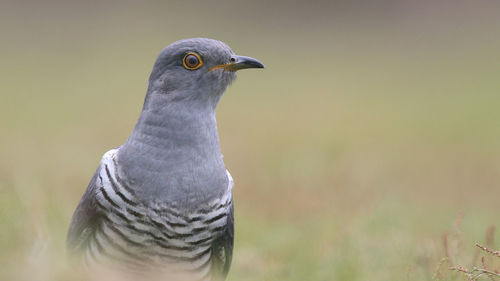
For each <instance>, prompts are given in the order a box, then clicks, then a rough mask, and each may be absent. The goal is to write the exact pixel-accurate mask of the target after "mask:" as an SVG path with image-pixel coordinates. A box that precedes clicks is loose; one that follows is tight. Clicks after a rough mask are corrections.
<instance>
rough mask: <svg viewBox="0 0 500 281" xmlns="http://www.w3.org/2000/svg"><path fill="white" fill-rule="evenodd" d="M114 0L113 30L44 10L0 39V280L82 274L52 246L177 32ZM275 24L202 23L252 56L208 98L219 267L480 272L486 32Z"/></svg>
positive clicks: (487, 149) (493, 210) (491, 111)
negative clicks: (224, 188) (213, 116)
mask: <svg viewBox="0 0 500 281" xmlns="http://www.w3.org/2000/svg"><path fill="white" fill-rule="evenodd" d="M120 11H121V12H120V13H118V14H115V15H114V16H115V17H117V18H116V19H118V20H121V21H118V22H120V23H123V24H125V27H130V29H126V28H125V29H122V28H121V27H117V26H115V25H112V24H111V23H110V22H113V21H110V20H109V19H106V18H100V17H98V18H97V19H96V21H95V22H94V23H93V24H95V25H96V26H99V27H101V26H102V28H103V29H102V30H99V31H96V30H94V31H92V29H91V30H90V31H89V30H88V29H87V28H88V26H87V25H85V24H82V23H81V22H80V23H79V21H82V22H83V23H88V22H86V21H85V20H84V19H79V21H75V22H73V21H68V24H70V25H71V27H72V28H71V30H70V29H64V27H61V23H65V22H66V21H67V19H60V18H56V19H55V20H54V22H53V23H52V25H51V24H50V22H49V23H48V24H47V26H49V27H53V28H54V29H50V28H48V29H47V30H49V31H47V33H46V34H45V37H44V38H41V39H39V41H37V42H36V44H32V43H30V40H31V37H29V36H28V35H30V34H31V33H30V32H34V31H37V30H38V29H36V28H35V29H34V31H28V30H23V31H22V32H20V35H19V36H18V37H12V40H15V41H13V42H15V43H16V44H15V45H14V44H7V45H4V46H3V48H4V53H5V54H8V55H6V56H5V58H2V60H3V65H4V67H6V69H8V70H9V71H8V73H7V75H3V76H2V77H1V78H0V79H1V80H0V82H1V83H0V84H1V86H0V87H1V95H2V96H1V97H2V100H3V102H2V103H1V104H0V130H1V132H2V135H1V138H0V159H1V161H0V194H1V195H0V226H1V229H2V231H0V250H1V251H0V264H2V269H1V270H0V280H86V279H87V276H86V275H85V274H83V273H81V272H79V271H78V270H77V269H75V268H74V267H73V266H74V265H72V264H71V262H70V261H67V259H66V256H65V250H64V241H65V233H66V230H67V227H68V224H69V221H70V218H71V215H72V212H73V210H74V208H75V207H76V204H77V202H78V200H79V198H80V196H81V195H82V194H83V191H84V188H85V187H86V185H87V183H88V181H89V179H90V177H91V175H92V173H93V172H94V170H95V168H96V167H97V164H98V162H99V159H100V157H101V156H102V154H103V153H104V152H105V151H107V150H108V149H110V148H113V147H115V146H117V145H119V144H121V143H122V142H123V141H124V140H125V138H126V137H127V136H128V134H129V132H130V130H131V129H132V127H133V125H134V124H135V121H136V118H137V116H138V113H139V110H140V108H141V105H142V101H143V95H144V93H145V87H146V79H147V75H148V73H149V71H150V67H151V65H152V63H153V60H154V58H155V56H156V53H157V52H158V51H159V49H161V47H163V45H165V44H166V43H168V42H171V41H173V40H175V39H178V38H179V36H180V34H176V33H175V32H174V31H171V32H170V33H168V34H166V35H165V36H164V37H162V38H158V36H157V35H158V34H163V33H161V32H163V29H162V25H161V24H160V23H161V19H160V18H152V19H151V18H149V17H146V14H147V13H146V14H142V13H141V14H140V15H141V17H142V18H143V19H144V20H146V19H147V20H149V21H151V22H149V21H145V22H142V23H140V24H137V25H135V24H134V25H132V24H131V23H130V22H128V21H127V20H126V19H127V17H126V14H124V12H123V11H125V10H120ZM141 11H143V10H141ZM10 20H11V21H12V22H16V21H15V20H14V19H10ZM170 20H172V19H169V21H170ZM108 23H109V25H107V24H108ZM152 23H157V24H152ZM291 24H292V27H296V28H297V29H295V30H292V29H287V30H285V31H284V32H283V33H280V35H281V36H280V38H276V36H274V35H273V33H272V32H271V31H272V30H271V31H268V32H267V33H266V32H264V34H262V36H260V37H259V38H261V39H260V40H261V41H259V43H258V44H257V43H256V42H251V41H249V40H248V37H247V36H243V35H242V34H240V33H238V32H236V31H232V30H229V29H228V30H226V31H223V32H222V31H221V32H220V33H211V32H210V31H209V29H208V28H207V29H206V30H205V31H202V34H203V35H206V36H211V37H217V38H220V39H223V40H226V41H228V42H229V43H230V44H231V45H232V46H233V48H234V49H235V50H236V51H237V52H241V53H242V54H244V55H250V56H254V57H256V58H259V59H260V60H262V61H263V62H264V63H265V64H266V67H267V68H266V69H265V70H263V71H247V72H241V73H240V74H239V79H238V81H236V82H235V84H234V85H232V86H231V87H230V89H229V90H228V92H227V94H226V95H225V96H224V98H223V99H222V101H221V103H220V105H219V108H218V112H217V117H218V121H219V129H220V137H221V144H222V150H223V153H224V155H225V162H226V165H227V167H228V168H229V170H230V171H231V173H232V175H233V177H234V178H235V182H236V186H235V189H234V194H235V201H236V241H235V252H234V260H233V265H232V268H231V271H230V274H229V280H353V281H355V280H363V281H364V280H371V281H377V280H443V281H444V280H446V281H448V280H467V278H469V279H470V275H469V277H468V276H467V275H466V274H463V273H466V272H464V271H467V272H468V273H470V272H471V270H473V268H474V266H476V267H477V268H480V267H481V268H483V269H484V266H483V265H482V264H481V259H480V258H477V259H476V260H475V262H473V261H474V257H475V256H476V255H478V256H481V255H484V256H485V259H486V260H485V262H486V263H485V265H486V266H487V268H489V269H491V270H494V268H498V263H496V264H495V263H494V262H495V259H494V258H495V256H492V255H490V254H488V253H487V252H484V251H481V250H480V251H481V253H480V254H476V253H475V251H476V247H474V245H475V243H480V244H481V245H485V246H486V247H488V249H498V248H499V246H498V242H497V244H495V241H498V232H495V231H493V232H492V231H491V230H490V231H488V229H489V227H490V226H492V225H494V226H497V227H498V213H499V211H500V207H499V205H498V198H500V188H499V187H500V177H499V174H500V147H499V146H498V139H499V138H500V126H499V120H500V111H499V110H498V104H500V95H498V92H499V90H500V83H499V82H498V74H499V73H500V60H499V56H498V52H497V50H498V47H500V42H497V41H495V40H493V39H490V37H487V35H485V34H484V33H481V32H478V33H472V32H471V33H466V34H465V35H467V37H461V36H453V32H460V31H458V30H454V29H453V28H451V27H449V26H444V25H439V26H440V27H442V28H443V30H444V31H439V30H437V31H436V30H432V31H429V30H426V31H425V32H424V31H422V33H421V34H420V35H421V36H422V37H421V38H413V37H412V36H411V35H412V34H414V33H408V34H407V33H405V32H398V31H397V30H393V29H391V28H388V27H387V26H377V25H375V26H369V25H368V24H365V25H362V26H359V27H354V29H353V27H352V26H351V27H346V28H351V29H346V30H343V29H342V28H339V27H332V25H329V24H331V23H327V24H326V25H325V26H318V27H317V28H316V29H315V32H308V29H307V28H305V27H302V28H303V29H300V28H298V26H299V24H298V23H294V22H292V23H291ZM30 26H31V25H30ZM33 26H34V25H33ZM149 26H154V27H153V29H152V30H151V33H150V34H147V33H144V32H143V30H145V29H146V27H149ZM195 27H196V26H195V25H194V24H191V25H190V24H187V25H186V26H185V32H186V34H191V33H194V34H197V33H196V32H200V31H197V30H196V29H195ZM237 27H241V28H242V30H246V31H249V32H250V34H252V33H251V32H252V30H253V29H255V28H251V27H249V26H245V24H244V23H241V24H239V25H236V26H235V28H237ZM38 28H39V29H40V30H41V29H44V30H45V28H46V26H45V25H44V26H42V27H38ZM73 28H74V29H73ZM402 28H406V27H402ZM476 28H477V30H482V29H481V28H484V26H479V27H476ZM488 28H491V26H488ZM124 30H127V32H125V31H124ZM70 31H71V32H70ZM446 31H450V32H451V33H447V37H446V38H445V39H442V38H441V37H440V35H442V34H441V33H439V32H445V33H446ZM178 32H179V33H181V32H180V31H178ZM426 32H427V33H426ZM467 32H469V31H467ZM12 34H14V33H12ZM182 34H184V32H182ZM324 34H330V35H332V36H331V38H330V37H328V38H325V37H324V36H323V35H324ZM422 34H423V35H422ZM450 34H451V35H450ZM23 35H24V37H23ZM254 35H255V36H256V34H254ZM455 35H456V34H455ZM459 35H460V33H459ZM482 36H483V37H482ZM297 37H299V38H301V40H298V41H300V42H297ZM332 38H335V40H333V39H332ZM436 38H438V39H439V38H441V39H442V40H436ZM86 42H92V44H91V45H88V44H87V43H86ZM138 42H144V43H138ZM306 42H307V43H306ZM470 42H475V43H474V44H472V43H470ZM284 46H286V47H284ZM325 50H327V51H325ZM457 217H458V218H461V219H460V223H457V222H456V221H457ZM488 235H489V236H488ZM444 237H446V239H445V238H444ZM487 237H490V238H487ZM491 237H493V238H491ZM495 238H496V239H495ZM444 241H447V243H445V242H444ZM477 249H479V248H477ZM443 258H446V260H445V261H443ZM490 258H491V260H489V259H490ZM452 261H453V262H452ZM452 266H461V267H463V269H464V270H459V272H456V271H451V270H448V268H449V267H452ZM495 266H496V267H495ZM457 269H458V267H457ZM478 273H480V272H478ZM485 277H486V278H485ZM488 278H489V277H488V276H483V277H482V280H487V279H488ZM491 278H493V276H492V277H491ZM480 280H481V279H480Z"/></svg>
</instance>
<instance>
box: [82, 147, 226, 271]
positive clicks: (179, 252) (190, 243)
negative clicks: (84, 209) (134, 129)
mask: <svg viewBox="0 0 500 281" xmlns="http://www.w3.org/2000/svg"><path fill="white" fill-rule="evenodd" d="M115 151H116V150H112V151H109V152H108V153H106V154H105V155H104V157H103V160H102V161H101V168H100V171H99V174H98V179H97V181H98V184H97V186H98V188H97V190H96V193H97V194H96V198H97V208H98V209H99V212H98V214H99V216H101V219H100V220H99V224H98V226H97V227H96V229H95V231H94V233H93V234H92V235H91V237H90V238H89V241H88V246H87V250H86V253H85V258H86V261H87V262H88V263H89V264H95V263H97V264H102V263H104V262H106V261H109V260H112V261H118V262H119V263H120V264H122V265H125V266H126V267H127V269H129V270H134V271H139V272H141V271H149V270H151V271H162V272H164V274H165V277H166V278H167V280H171V279H173V278H168V276H171V277H172V276H176V275H177V274H179V275H183V276H184V275H187V276H190V277H189V278H190V279H192V280H211V274H210V273H211V266H212V258H211V257H212V254H214V253H212V245H213V242H214V239H216V238H217V237H218V236H220V235H221V232H222V231H223V230H224V228H225V227H226V224H227V219H228V215H229V212H230V208H231V205H232V193H231V188H232V179H231V176H230V174H229V173H228V177H229V179H230V184H229V186H228V190H227V192H226V193H225V194H224V196H223V197H221V198H217V199H215V200H213V201H212V202H210V204H208V205H207V206H205V207H204V208H199V209H197V210H195V211H193V212H190V213H188V214H186V213H181V212H180V211H179V210H176V209H175V208H173V207H172V206H167V205H160V204H157V203H152V204H148V205H145V204H143V203H139V202H138V200H136V198H135V197H134V193H133V191H132V190H131V189H130V188H129V187H128V186H127V185H126V184H125V183H124V182H123V181H122V180H121V179H120V178H119V177H118V176H117V174H118V173H117V170H116V165H115V164H116V162H115V159H114V156H115ZM215 254H219V253H215Z"/></svg>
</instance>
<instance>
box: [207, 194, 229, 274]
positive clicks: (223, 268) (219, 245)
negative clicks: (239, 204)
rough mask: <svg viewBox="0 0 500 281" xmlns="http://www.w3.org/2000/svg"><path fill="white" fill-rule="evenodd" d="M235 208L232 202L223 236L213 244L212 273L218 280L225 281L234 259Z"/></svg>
mask: <svg viewBox="0 0 500 281" xmlns="http://www.w3.org/2000/svg"><path fill="white" fill-rule="evenodd" d="M233 243H234V207H233V203H232V202H231V208H230V211H229V215H228V216H227V224H226V227H225V229H224V231H223V233H222V235H221V236H220V237H219V238H217V239H216V240H215V241H214V243H213V244H212V272H213V275H214V277H215V279H216V280H224V279H225V278H226V276H227V273H228V272H229V267H230V266H231V260H232V258H233Z"/></svg>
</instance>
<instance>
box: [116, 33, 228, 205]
mask: <svg viewBox="0 0 500 281" xmlns="http://www.w3.org/2000/svg"><path fill="white" fill-rule="evenodd" d="M189 52H194V53H196V54H198V55H199V56H200V58H201V59H202V61H203V65H202V66H201V67H200V68H198V69H196V70H189V69H186V68H185V67H184V66H183V64H182V60H183V58H184V56H185V55H186V54H187V53H189ZM233 55H234V53H233V51H232V50H231V49H230V48H229V47H228V46H227V45H226V44H224V43H222V42H220V41H217V40H212V39H206V38H194V39H187V40H181V41H178V42H175V43H173V44H171V45H169V46H167V47H166V48H165V49H163V51H161V53H160V55H159V56H158V58H157V60H156V62H155V64H154V67H153V70H152V72H151V76H150V78H149V84H148V90H147V93H146V98H145V102H144V107H143V110H142V112H141V115H140V117H139V120H138V122H137V124H136V126H135V128H134V130H133V132H132V134H131V135H130V137H129V138H128V140H127V141H126V142H125V144H124V145H123V146H122V147H121V148H120V150H119V152H118V157H117V162H118V167H119V169H118V173H119V176H120V177H121V178H122V180H123V181H124V182H125V183H126V184H127V185H128V186H129V187H130V188H131V189H132V190H133V191H134V192H135V195H136V196H137V197H138V199H139V200H142V201H143V202H156V203H160V204H163V203H164V204H170V205H176V207H177V208H179V209H181V210H182V209H186V210H187V211H189V209H190V208H193V207H195V206H196V207H199V206H200V205H203V204H207V203H208V202H209V201H210V200H211V199H213V198H217V197H220V196H222V194H223V193H224V192H225V191H226V190H227V186H228V183H229V182H228V178H227V176H226V168H225V166H224V162H223V161H222V154H221V151H220V147H219V137H218V134H217V123H216V119H215V108H216V105H217V103H218V101H219V99H220V97H221V96H222V94H223V92H224V91H225V89H226V88H227V86H228V85H229V84H231V82H232V81H233V80H234V79H235V78H236V74H235V72H234V71H225V70H223V69H216V70H213V71H210V70H211V68H212V67H214V66H216V65H221V64H226V63H229V62H230V60H231V58H232V56H233Z"/></svg>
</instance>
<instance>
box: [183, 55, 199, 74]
mask: <svg viewBox="0 0 500 281" xmlns="http://www.w3.org/2000/svg"><path fill="white" fill-rule="evenodd" d="M182 65H184V67H185V68H186V69H189V70H196V69H198V68H200V67H201V66H202V65H203V61H202V60H201V57H200V55H198V54H197V53H187V54H186V55H185V56H184V59H183V60H182Z"/></svg>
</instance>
